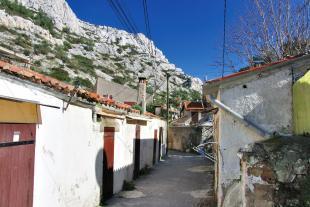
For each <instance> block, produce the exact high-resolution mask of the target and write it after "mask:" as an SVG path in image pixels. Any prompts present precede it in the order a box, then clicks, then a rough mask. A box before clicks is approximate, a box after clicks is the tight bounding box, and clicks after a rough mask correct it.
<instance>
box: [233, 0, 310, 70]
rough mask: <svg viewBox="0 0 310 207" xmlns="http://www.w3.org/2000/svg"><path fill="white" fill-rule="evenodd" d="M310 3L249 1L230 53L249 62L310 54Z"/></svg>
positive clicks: (276, 0)
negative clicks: (256, 59)
mask: <svg viewBox="0 0 310 207" xmlns="http://www.w3.org/2000/svg"><path fill="white" fill-rule="evenodd" d="M309 9H310V0H249V6H248V9H247V12H246V13H245V15H243V16H242V17H240V22H238V26H236V27H235V29H234V31H233V32H232V35H231V36H230V39H229V44H228V50H229V51H230V52H232V53H234V54H237V55H239V57H241V58H242V59H244V58H245V59H246V60H247V61H248V62H249V64H250V65H253V59H254V57H255V58H258V57H259V58H260V59H262V60H263V62H265V63H268V62H273V61H276V60H280V59H283V58H284V57H287V56H292V55H293V56H294V55H299V54H305V53H307V52H309V50H310V23H309V19H310V16H309V11H310V10H309Z"/></svg>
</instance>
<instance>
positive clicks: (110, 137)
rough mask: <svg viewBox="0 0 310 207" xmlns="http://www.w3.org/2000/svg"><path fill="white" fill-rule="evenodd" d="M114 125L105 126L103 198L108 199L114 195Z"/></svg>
mask: <svg viewBox="0 0 310 207" xmlns="http://www.w3.org/2000/svg"><path fill="white" fill-rule="evenodd" d="M114 133H115V129H114V127H105V128H104V138H103V141H104V151H103V162H104V163H103V180H102V199H103V200H106V199H108V198H110V197H112V195H113V169H114Z"/></svg>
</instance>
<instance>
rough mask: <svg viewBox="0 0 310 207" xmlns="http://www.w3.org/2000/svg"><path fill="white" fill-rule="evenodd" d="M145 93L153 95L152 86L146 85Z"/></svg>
mask: <svg viewBox="0 0 310 207" xmlns="http://www.w3.org/2000/svg"><path fill="white" fill-rule="evenodd" d="M146 92H147V93H148V94H153V92H154V89H153V86H152V85H149V84H148V85H147V86H146Z"/></svg>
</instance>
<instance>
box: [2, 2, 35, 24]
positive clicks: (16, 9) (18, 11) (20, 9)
mask: <svg viewBox="0 0 310 207" xmlns="http://www.w3.org/2000/svg"><path fill="white" fill-rule="evenodd" d="M0 8H1V9H4V10H5V11H6V12H7V13H8V14H10V15H15V16H20V17H23V18H25V19H32V18H33V14H34V12H33V11H32V10H30V9H27V8H26V7H25V6H23V5H21V4H19V3H18V2H17V1H10V0H1V1H0Z"/></svg>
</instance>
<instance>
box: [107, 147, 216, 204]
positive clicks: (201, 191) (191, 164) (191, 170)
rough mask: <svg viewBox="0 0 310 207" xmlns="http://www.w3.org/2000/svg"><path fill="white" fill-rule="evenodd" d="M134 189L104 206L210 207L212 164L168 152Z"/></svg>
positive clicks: (118, 195) (195, 157)
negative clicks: (164, 158) (167, 155)
mask: <svg viewBox="0 0 310 207" xmlns="http://www.w3.org/2000/svg"><path fill="white" fill-rule="evenodd" d="M135 188H136V189H135V190H133V191H123V192H120V193H119V194H116V195H115V196H114V197H113V198H112V199H110V200H109V201H108V202H107V206H113V207H121V206H136V207H139V206H141V207H145V206H150V207H152V206H154V207H155V206H156V207H158V206H165V207H168V206H178V207H183V206H184V207H190V206H195V207H196V206H212V204H211V203H212V202H211V201H212V198H213V196H212V194H213V190H212V189H213V165H212V163H211V162H210V161H208V160H207V159H206V158H203V157H201V156H197V155H195V154H190V153H180V152H175V151H170V152H169V157H168V158H167V159H166V160H164V161H162V162H160V163H159V164H158V165H156V166H155V167H154V168H153V169H152V170H151V171H150V173H149V174H148V175H144V176H141V177H139V178H138V179H137V180H136V181H135Z"/></svg>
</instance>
